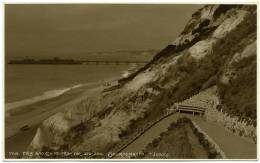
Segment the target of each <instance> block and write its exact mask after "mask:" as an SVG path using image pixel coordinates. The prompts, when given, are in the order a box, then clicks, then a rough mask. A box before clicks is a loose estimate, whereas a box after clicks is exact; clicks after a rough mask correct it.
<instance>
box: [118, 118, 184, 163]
mask: <svg viewBox="0 0 260 163" xmlns="http://www.w3.org/2000/svg"><path fill="white" fill-rule="evenodd" d="M179 116H180V115H179V114H173V115H170V116H169V117H166V118H164V119H163V120H162V121H160V122H158V123H157V124H155V125H154V126H153V127H152V128H150V129H148V130H147V131H146V132H145V133H144V134H143V135H141V136H140V137H139V138H138V139H136V140H135V141H134V142H132V143H131V144H130V145H129V146H127V147H126V148H125V149H124V150H122V151H121V152H120V153H122V154H124V157H122V156H123V155H120V153H119V155H117V156H116V157H114V158H115V159H122V158H128V157H127V156H126V155H125V153H138V152H141V151H142V150H143V149H145V147H146V146H147V145H148V144H149V143H151V142H152V141H153V139H155V138H157V137H158V136H159V135H160V134H161V133H162V132H164V131H166V130H167V128H168V127H169V126H170V124H171V123H172V122H176V121H177V119H179Z"/></svg>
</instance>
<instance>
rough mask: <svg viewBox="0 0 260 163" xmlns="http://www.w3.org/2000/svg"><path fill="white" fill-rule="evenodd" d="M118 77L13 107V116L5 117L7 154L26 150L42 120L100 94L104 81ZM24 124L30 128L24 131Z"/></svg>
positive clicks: (109, 80) (112, 80)
mask: <svg viewBox="0 0 260 163" xmlns="http://www.w3.org/2000/svg"><path fill="white" fill-rule="evenodd" d="M117 79H118V77H114V78H109V79H106V80H103V81H102V82H95V83H91V84H88V85H87V86H82V87H78V88H75V89H72V90H70V91H67V92H66V93H64V94H62V95H60V96H58V97H55V98H52V99H48V100H43V101H40V102H36V103H34V104H30V105H27V106H22V107H18V108H15V109H13V110H12V111H11V116H9V117H6V118H5V124H6V125H5V152H6V154H8V152H22V151H26V148H27V147H28V145H29V143H30V142H31V140H32V139H33V137H34V135H35V133H36V130H37V128H38V126H39V125H40V124H41V122H42V121H44V120H45V119H47V118H49V117H50V116H52V115H54V114H55V113H57V112H59V111H62V110H63V109H65V108H66V107H69V106H70V105H73V104H75V103H77V102H78V101H80V100H82V99H84V98H87V97H88V96H90V95H94V94H97V95H98V94H100V93H101V92H102V91H103V90H104V89H105V88H106V86H104V83H112V84H115V83H116V82H117ZM23 126H29V128H28V129H26V130H25V131H23V130H21V128H22V127H23Z"/></svg>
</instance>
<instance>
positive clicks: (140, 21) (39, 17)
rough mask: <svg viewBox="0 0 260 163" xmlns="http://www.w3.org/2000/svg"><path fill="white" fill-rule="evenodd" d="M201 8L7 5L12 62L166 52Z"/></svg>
mask: <svg viewBox="0 0 260 163" xmlns="http://www.w3.org/2000/svg"><path fill="white" fill-rule="evenodd" d="M201 7H202V6H201V5H177V4H164V5H162V4H161V5H160V4H157V5H152V4H146V5H144V4H143V5H141V4H138V5H137V4H132V5H129V4H114V5H113V4H7V5H5V53H6V58H11V59H14V58H23V57H25V56H28V57H35V58H44V57H51V56H58V57H64V56H71V58H73V55H75V56H83V57H85V56H86V57H87V55H88V53H89V52H102V51H119V50H148V49H162V48H164V47H165V46H167V45H168V44H170V43H171V42H172V41H174V39H175V38H176V37H177V36H178V35H179V34H180V32H181V31H182V30H183V28H184V26H185V24H186V23H187V22H188V20H189V19H190V18H191V15H192V13H193V12H195V11H196V10H197V9H199V8H201Z"/></svg>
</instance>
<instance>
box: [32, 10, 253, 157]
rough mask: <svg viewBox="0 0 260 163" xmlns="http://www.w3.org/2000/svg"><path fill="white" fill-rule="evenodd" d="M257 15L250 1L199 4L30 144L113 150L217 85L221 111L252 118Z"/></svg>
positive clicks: (48, 122) (44, 126) (54, 148)
mask: <svg viewBox="0 0 260 163" xmlns="http://www.w3.org/2000/svg"><path fill="white" fill-rule="evenodd" d="M256 15H257V14H256V6H255V5H206V6H204V7H203V8H201V9H200V10H198V11H197V12H195V13H194V14H193V15H192V18H191V19H190V21H189V22H188V23H187V25H186V27H185V28H184V30H183V31H182V33H181V34H180V35H179V36H178V37H177V38H176V39H175V40H174V41H173V42H172V43H171V44H170V45H168V46H167V47H166V48H165V49H163V50H162V51H160V52H159V53H158V54H157V55H155V56H154V58H153V59H152V61H151V62H150V63H148V64H147V65H145V66H144V67H143V68H141V69H140V70H139V71H137V72H136V73H134V74H132V75H130V76H128V77H127V78H124V79H121V80H120V81H119V82H120V83H121V87H119V88H118V89H115V90H113V91H110V92H106V93H105V94H102V95H100V96H98V97H96V96H94V97H86V98H85V99H84V100H83V101H81V103H77V104H75V106H70V107H68V108H66V109H65V110H64V111H63V112H59V113H57V114H55V115H53V116H52V117H50V118H49V119H47V120H45V121H44V122H43V123H42V125H41V127H40V128H39V129H38V131H37V134H36V136H35V138H34V139H33V141H32V143H31V144H30V146H29V147H28V150H30V151H77V152H80V151H95V152H107V151H110V150H112V149H113V148H114V146H115V145H116V144H118V143H119V142H120V141H123V140H124V139H127V138H129V137H130V136H131V134H132V133H134V132H135V131H136V130H138V128H140V127H141V126H142V125H145V124H146V123H148V122H150V121H152V120H153V119H156V118H157V117H159V116H160V115H162V114H164V112H165V110H166V109H167V108H168V107H170V106H172V105H173V104H174V103H176V102H179V101H183V100H185V99H187V98H189V97H191V96H192V95H194V94H197V93H199V92H200V91H202V90H204V89H206V88H209V87H211V86H214V85H216V86H217V89H218V94H217V96H218V98H219V100H220V103H221V107H222V111H223V112H226V113H227V114H230V115H231V116H238V117H240V118H241V119H243V118H244V119H249V120H250V121H254V120H255V119H256ZM255 125H256V124H255Z"/></svg>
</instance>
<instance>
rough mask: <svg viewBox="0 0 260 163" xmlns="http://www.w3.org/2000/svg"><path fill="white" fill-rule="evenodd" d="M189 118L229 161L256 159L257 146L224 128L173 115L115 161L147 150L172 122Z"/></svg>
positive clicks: (199, 119)
mask: <svg viewBox="0 0 260 163" xmlns="http://www.w3.org/2000/svg"><path fill="white" fill-rule="evenodd" d="M183 116H187V117H189V118H190V119H191V120H192V121H194V122H195V123H196V124H197V125H198V126H199V127H200V128H201V129H202V130H203V131H204V132H206V133H207V134H208V135H209V136H210V137H211V138H212V139H213V140H214V141H215V142H216V143H217V144H218V145H219V146H220V148H221V149H222V150H223V152H224V153H225V154H226V156H227V159H256V144H254V143H253V142H251V141H249V140H247V139H244V138H242V137H239V136H237V135H235V134H234V133H231V132H230V131H228V130H226V129H225V128H224V127H221V126H219V125H216V124H214V123H210V122H207V121H205V120H204V119H203V118H202V117H199V116H192V115H187V114H178V113H176V114H173V115H171V116H169V117H166V118H165V119H163V120H162V121H160V122H158V123H157V124H156V125H154V126H153V127H152V128H150V129H149V130H147V131H146V132H145V133H144V134H143V135H141V136H140V137H139V138H138V139H136V140H135V141H134V142H132V143H131V144H130V145H129V146H127V147H126V148H125V149H124V150H123V151H121V152H120V153H121V154H122V153H123V156H124V157H121V156H122V155H120V153H119V155H117V156H116V157H115V159H119V158H121V159H122V158H128V157H127V156H126V154H125V153H138V152H141V151H142V150H143V149H145V147H146V145H148V144H149V143H150V142H152V140H153V139H155V138H157V137H158V136H159V135H160V133H162V132H164V131H166V130H167V128H168V126H169V125H170V124H171V123H172V122H176V121H177V119H178V118H180V117H183Z"/></svg>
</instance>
